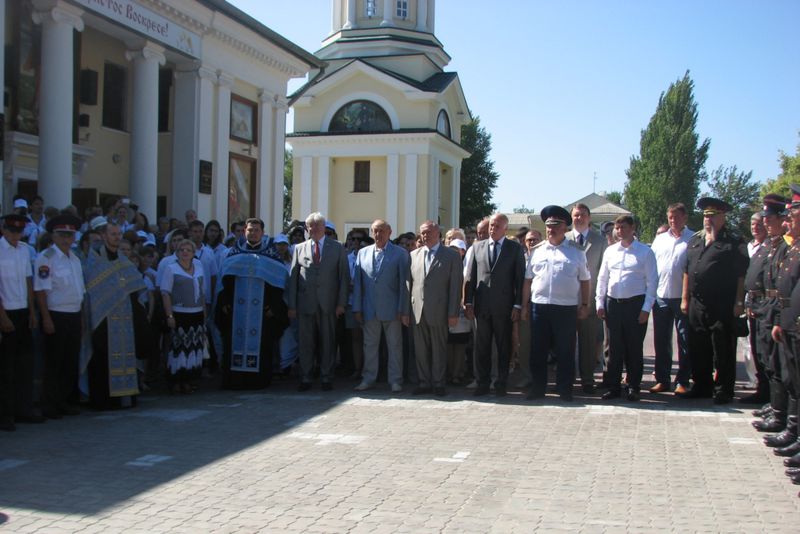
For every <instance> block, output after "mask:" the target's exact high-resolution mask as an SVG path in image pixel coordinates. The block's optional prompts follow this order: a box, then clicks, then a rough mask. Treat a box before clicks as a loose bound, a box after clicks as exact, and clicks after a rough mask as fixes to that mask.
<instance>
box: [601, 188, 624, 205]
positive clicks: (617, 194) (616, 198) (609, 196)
mask: <svg viewBox="0 0 800 534" xmlns="http://www.w3.org/2000/svg"><path fill="white" fill-rule="evenodd" d="M604 196H605V197H606V200H608V201H609V202H613V203H614V204H616V205H617V206H622V205H623V204H622V192H621V191H609V192H607V193H606V194H605V195H604Z"/></svg>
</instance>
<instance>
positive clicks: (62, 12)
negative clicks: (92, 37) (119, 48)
mask: <svg viewBox="0 0 800 534" xmlns="http://www.w3.org/2000/svg"><path fill="white" fill-rule="evenodd" d="M33 5H34V10H35V11H34V12H33V21H34V22H35V23H37V24H41V25H42V59H41V69H40V72H41V82H40V84H39V88H40V89H39V90H40V93H39V178H38V179H39V195H41V196H42V198H44V201H45V203H46V204H47V205H48V206H55V207H57V208H63V207H65V206H66V205H68V204H71V203H72V111H73V110H72V106H73V100H74V98H73V96H74V95H73V89H72V88H73V86H74V83H73V69H74V64H73V63H74V62H73V57H72V54H73V44H72V41H73V40H72V32H73V30H78V31H83V19H81V15H82V14H83V11H81V10H80V9H78V8H76V7H74V6H72V5H70V4H67V3H66V2H63V1H58V0H56V1H46V0H35V1H34V2H33ZM6 209H7V206H6ZM7 211H8V210H7Z"/></svg>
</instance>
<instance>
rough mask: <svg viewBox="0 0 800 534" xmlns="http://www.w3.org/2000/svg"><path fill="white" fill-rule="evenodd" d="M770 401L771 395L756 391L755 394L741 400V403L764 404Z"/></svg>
mask: <svg viewBox="0 0 800 534" xmlns="http://www.w3.org/2000/svg"><path fill="white" fill-rule="evenodd" d="M768 400H769V393H766V392H764V391H756V392H755V393H751V394H750V395H745V396H744V397H742V398H740V399H739V402H741V403H743V404H764V403H765V402H767V401H768Z"/></svg>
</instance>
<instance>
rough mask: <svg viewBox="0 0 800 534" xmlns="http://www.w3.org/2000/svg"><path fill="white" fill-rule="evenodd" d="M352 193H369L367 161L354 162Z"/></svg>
mask: <svg viewBox="0 0 800 534" xmlns="http://www.w3.org/2000/svg"><path fill="white" fill-rule="evenodd" d="M353 192H354V193H369V161H356V164H355V172H354V178H353Z"/></svg>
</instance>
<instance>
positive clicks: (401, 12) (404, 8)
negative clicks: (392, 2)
mask: <svg viewBox="0 0 800 534" xmlns="http://www.w3.org/2000/svg"><path fill="white" fill-rule="evenodd" d="M397 18H399V19H407V18H408V0H397Z"/></svg>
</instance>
